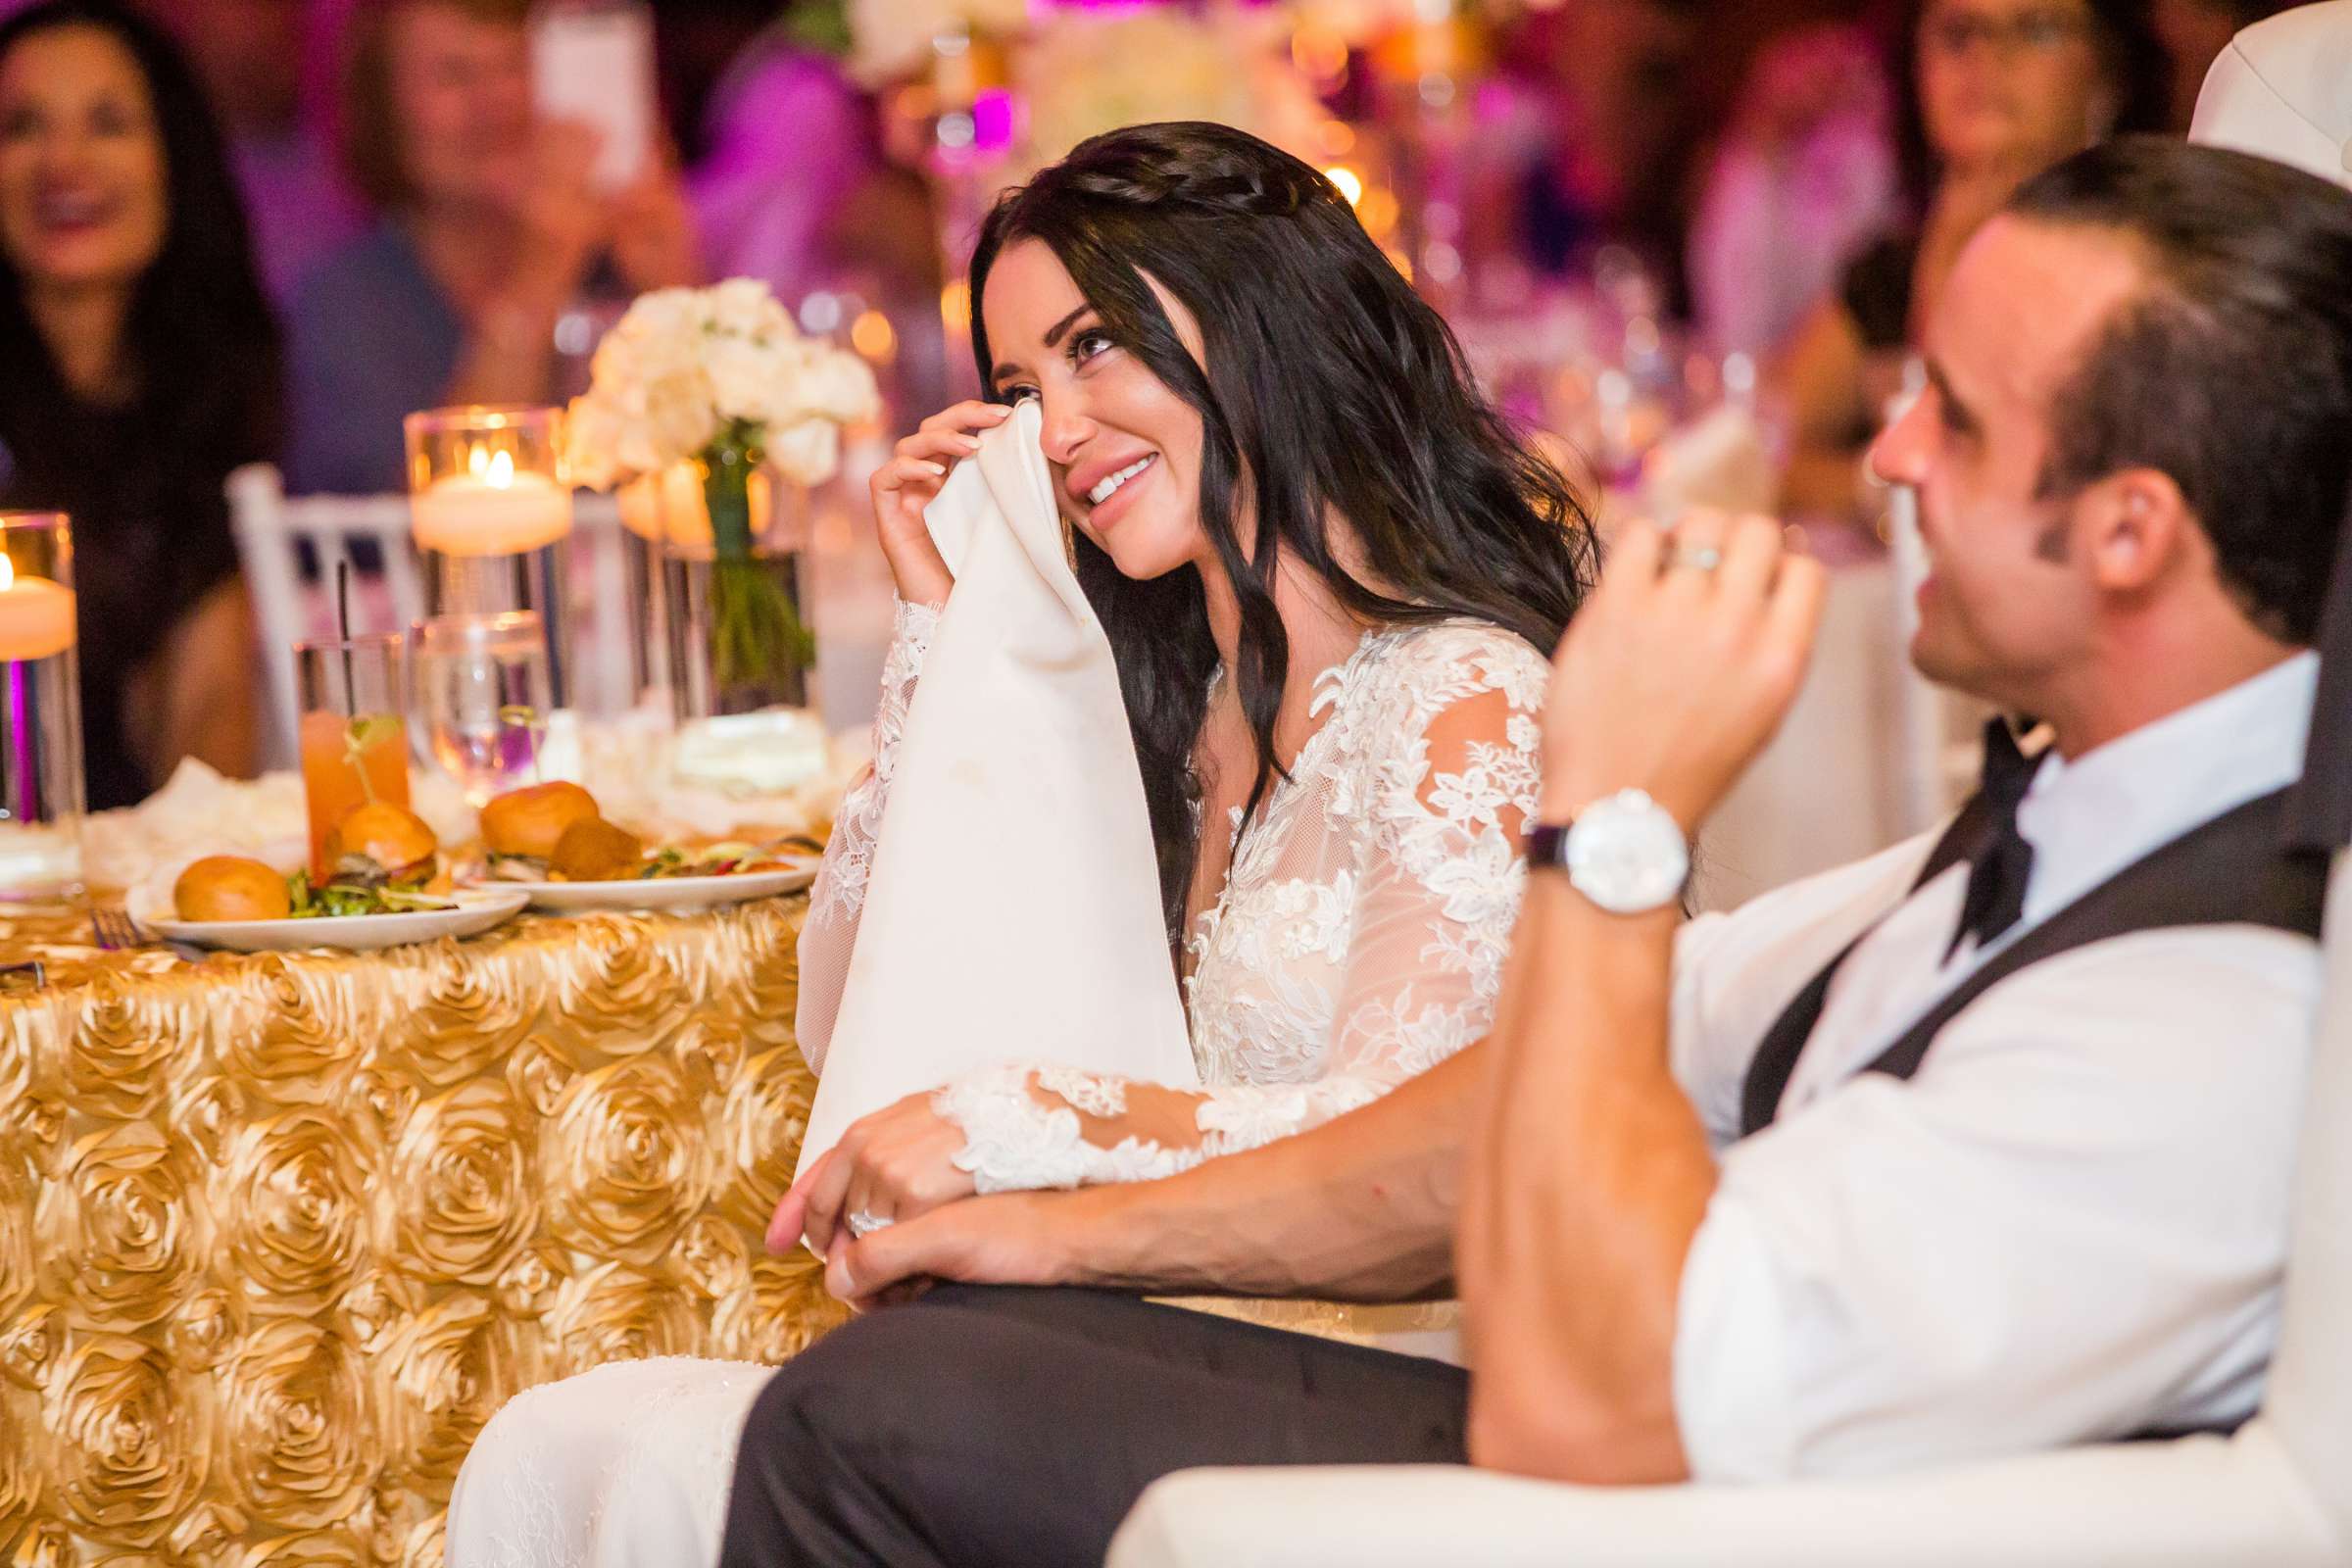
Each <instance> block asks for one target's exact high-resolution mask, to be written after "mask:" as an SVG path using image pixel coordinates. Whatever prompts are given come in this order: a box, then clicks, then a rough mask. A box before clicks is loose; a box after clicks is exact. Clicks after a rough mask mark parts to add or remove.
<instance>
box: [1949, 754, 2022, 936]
mask: <svg viewBox="0 0 2352 1568" xmlns="http://www.w3.org/2000/svg"><path fill="white" fill-rule="evenodd" d="M2040 766H2041V758H2040V756H2039V755H2038V754H2036V755H2035V756H2033V757H2028V756H2027V755H2026V754H2025V753H2024V752H2022V751H2020V750H2019V749H2018V745H2017V737H2016V735H2015V734H2013V733H2011V731H2010V728H2009V721H2008V720H2007V719H2005V718H1995V719H1993V720H1991V721H1990V722H1989V723H1987V724H1986V725H1985V778H1984V782H1983V783H1982V784H1981V785H1980V786H1979V787H1978V790H1977V798H1976V800H1975V801H1974V802H1972V803H1970V808H1969V809H1970V810H1971V811H1973V812H1975V813H1976V814H1977V815H1978V817H1979V818H1980V831H1979V834H1978V837H1977V841H1976V844H1975V846H1974V847H1973V848H1972V849H1971V850H1970V851H1969V856H1968V896H1967V897H1966V898H1964V899H1963V900H1962V901H1961V904H1960V925H1959V929H1957V930H1955V931H1954V932H1953V933H1952V944H1951V946H1950V947H1948V948H1946V949H1944V952H1943V957H1944V961H1945V962H1946V963H1949V962H1950V961H1951V957H1952V955H1953V954H1955V953H1957V952H1959V951H1960V943H1961V941H1962V939H1964V938H1966V937H1970V936H1974V937H1975V938H1976V939H1977V946H1978V947H1980V948H1982V947H1984V946H1985V945H1986V944H1987V943H1989V942H1991V941H1992V940H1993V939H1994V938H1996V937H1998V936H1999V935H2000V934H2001V933H2002V932H2004V931H2006V930H2008V929H2009V928H2010V927H2011V926H2013V925H2015V924H2017V922H2018V919H2019V917H2020V916H2022V915H2023V914H2024V913H2025V912H2026V882H2027V880H2028V879H2029V878H2031V877H2032V876H2033V874H2034V846H2033V845H2031V844H2028V843H2027V842H2026V840H2025V838H2024V836H2023V835H2022V834H2020V833H2019V832H2018V831H2017V807H2018V803H2019V802H2020V801H2023V800H2024V799H2025V798H2026V788H2027V786H2028V785H2030V784H2032V783H2033V782H2034V773H2035V772H2036V771H2037V770H2038V769H2039V768H2040Z"/></svg>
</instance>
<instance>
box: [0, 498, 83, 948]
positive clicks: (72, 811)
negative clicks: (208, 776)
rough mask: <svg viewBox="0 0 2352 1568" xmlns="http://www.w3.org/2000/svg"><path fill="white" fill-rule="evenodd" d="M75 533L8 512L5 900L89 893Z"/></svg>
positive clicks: (1, 587)
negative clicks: (84, 889) (84, 866)
mask: <svg viewBox="0 0 2352 1568" xmlns="http://www.w3.org/2000/svg"><path fill="white" fill-rule="evenodd" d="M75 641H76V634H75V629H74V598H73V529H72V527H71V526H70V525H69V523H68V522H67V519H66V515H65V514H64V513H62V512H5V513H0V902H6V903H29V902H48V901H54V900H57V899H71V898H73V897H75V896H77V895H78V894H79V893H80V892H81V885H82V883H81V818H82V803H83V800H84V795H83V779H82V771H81V680H80V672H79V669H78V667H77V665H76V663H75V660H74V644H75Z"/></svg>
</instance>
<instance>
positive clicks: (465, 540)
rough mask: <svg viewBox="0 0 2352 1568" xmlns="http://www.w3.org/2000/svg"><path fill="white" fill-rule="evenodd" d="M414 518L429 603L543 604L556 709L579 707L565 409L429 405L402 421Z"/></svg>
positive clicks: (475, 609) (480, 608) (438, 609)
mask: <svg viewBox="0 0 2352 1568" xmlns="http://www.w3.org/2000/svg"><path fill="white" fill-rule="evenodd" d="M402 424H403V428H404V431H405V433H406V435H407V438H408V448H409V515H410V527H411V532H412V534H413V536H414V538H415V539H416V542H417V554H418V555H419V556H420V557H421V558H422V560H423V564H424V613H425V615H426V616H427V618H431V617H437V616H446V615H495V614H501V613H507V612H511V611H529V612H532V613H536V614H537V615H538V616H539V617H540V620H541V622H542V624H543V625H545V627H546V629H547V659H548V683H549V690H550V692H551V693H552V694H553V700H554V704H555V707H556V708H558V709H568V708H570V707H571V706H572V676H571V670H572V640H571V617H570V614H569V609H568V605H567V602H566V596H565V593H564V584H565V582H566V580H567V575H566V573H567V562H566V560H565V555H566V541H567V540H568V539H569V538H570V535H571V521H572V513H571V487H570V485H569V484H568V483H566V482H565V480H564V474H563V462H562V453H563V448H564V442H563V414H562V411H560V410H557V409H542V408H489V407H478V406H473V407H466V408H455V409H428V410H425V411H424V412H422V413H418V414H412V415H410V416H409V417H407V418H406V419H405V420H403V421H402Z"/></svg>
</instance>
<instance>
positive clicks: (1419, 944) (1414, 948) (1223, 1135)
mask: <svg viewBox="0 0 2352 1568" xmlns="http://www.w3.org/2000/svg"><path fill="white" fill-rule="evenodd" d="M1415 673H1416V674H1418V675H1420V676H1422V677H1424V678H1422V679H1420V680H1417V681H1416V680H1409V679H1408V681H1407V682H1406V687H1407V691H1408V694H1409V695H1410V697H1411V702H1410V705H1409V706H1410V708H1411V710H1412V711H1411V715H1410V717H1411V720H1412V721H1410V722H1407V723H1405V724H1402V725H1399V726H1397V727H1394V728H1388V729H1385V731H1382V732H1377V733H1375V735H1374V736H1373V744H1374V746H1375V747H1376V749H1377V751H1378V753H1379V755H1378V756H1377V758H1376V759H1375V766H1374V768H1373V777H1374V779H1375V780H1376V782H1375V784H1374V786H1373V789H1372V805H1373V811H1374V826H1373V832H1372V839H1371V844H1370V847H1369V850H1368V852H1367V854H1366V855H1365V857H1364V859H1363V862H1362V864H1361V866H1360V868H1359V871H1358V874H1357V876H1356V878H1355V887H1354V898H1353V901H1352V904H1351V912H1350V917H1349V920H1348V931H1349V936H1348V960H1347V970H1346V977H1345V979H1344V981H1343V983H1342V985H1341V989H1340V996H1339V1009H1338V1011H1337V1012H1336V1013H1335V1014H1334V1021H1333V1035H1332V1041H1331V1049H1330V1053H1329V1054H1328V1055H1327V1056H1326V1057H1325V1058H1324V1072H1323V1075H1322V1077H1320V1078H1319V1079H1317V1080H1316V1081H1314V1082H1312V1083H1303V1084H1233V1085H1227V1086H1223V1087H1220V1088H1218V1089H1216V1090H1214V1091H1213V1092H1211V1093H1210V1094H1209V1096H1208V1097H1207V1098H1206V1099H1205V1100H1204V1101H1203V1102H1202V1103H1201V1106H1200V1110H1199V1112H1198V1117H1199V1122H1200V1127H1201V1135H1202V1138H1201V1142H1202V1146H1203V1149H1204V1152H1206V1153H1208V1154H1211V1155H1215V1154H1225V1153H1232V1152H1238V1151H1240V1150H1244V1149H1254V1148H1256V1147H1257V1146H1259V1145H1261V1144H1267V1143H1271V1142H1273V1141H1274V1140H1275V1139H1277V1138H1287V1137H1289V1136H1291V1135H1292V1134H1294V1133H1299V1132H1304V1131H1305V1130H1307V1129H1308V1128H1310V1127H1314V1126H1317V1125H1319V1124H1321V1123H1323V1122H1326V1121H1329V1120H1331V1119H1332V1118H1333V1117H1335V1116H1340V1115H1344V1114H1346V1113H1347V1112H1348V1111H1350V1110H1354V1109H1356V1108H1358V1107H1359V1106H1362V1105H1368V1104H1370V1103H1372V1102H1373V1101H1375V1100H1378V1099H1379V1098H1380V1097H1381V1096H1382V1095H1385V1094H1387V1093H1388V1092H1389V1091H1390V1090H1392V1089H1394V1088H1396V1087H1397V1085H1398V1084H1400V1083H1403V1082H1404V1081H1405V1080H1406V1079H1408V1078H1413V1077H1417V1076H1419V1075H1420V1074H1422V1073H1424V1072H1427V1071H1428V1070H1429V1069H1430V1068H1432V1067H1434V1066H1436V1065H1437V1064H1438V1063H1439V1062H1441V1061H1444V1060H1445V1059H1446V1057H1448V1056H1450V1055H1452V1054H1454V1053H1456V1052H1458V1051H1460V1050H1461V1049H1462V1048H1463V1047H1465V1046H1467V1045H1470V1044H1471V1043H1472V1042H1474V1041H1476V1040H1479V1039H1481V1038H1483V1037H1484V1036H1485V1035H1486V1033H1487V1031H1488V1029H1489V1028H1490V1027H1491V1026H1492V1025H1493V1023H1494V1021H1495V1000H1496V998H1497V997H1498V996H1499V995H1500V994H1501V991H1502V966H1503V959H1504V957H1505V956H1507V955H1508V953H1509V951H1510V941H1511V927H1512V925H1513V923H1514V922H1515V921H1516V920H1517V918H1518V914H1519V895H1520V891H1521V888H1522V887H1523V886H1524V884H1525V881H1526V877H1527V868H1526V865H1525V863H1524V861H1523V860H1522V858H1521V844H1522V842H1523V841H1524V839H1525V837H1526V832H1527V825H1528V823H1529V822H1530V821H1531V820H1532V819H1533V818H1534V815H1535V810H1536V795H1537V781H1538V775H1537V757H1538V746H1539V742H1540V731H1539V728H1538V725H1537V714H1538V712H1539V711H1541V709H1542V707H1543V702H1544V690H1545V688H1546V686H1547V685H1548V676H1549V673H1550V670H1549V666H1548V665H1546V664H1545V663H1544V660H1543V658H1542V657H1541V656H1540V655H1538V654H1537V653H1536V651H1535V650H1534V649H1533V648H1530V647H1528V646H1526V645H1525V644H1523V643H1520V642H1518V641H1517V640H1516V639H1501V638H1484V639H1482V642H1481V647H1480V650H1479V651H1478V652H1476V653H1475V654H1464V653H1460V652H1453V653H1449V654H1446V656H1444V657H1442V658H1437V659H1433V660H1431V661H1429V662H1428V663H1427V666H1426V667H1425V668H1423V669H1421V670H1419V671H1416V672H1415Z"/></svg>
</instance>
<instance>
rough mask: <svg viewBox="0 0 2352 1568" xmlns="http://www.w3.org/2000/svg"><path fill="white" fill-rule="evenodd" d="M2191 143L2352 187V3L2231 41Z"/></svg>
mask: <svg viewBox="0 0 2352 1568" xmlns="http://www.w3.org/2000/svg"><path fill="white" fill-rule="evenodd" d="M2188 139H2189V140H2191V141H2201V142H2207V143H2210V144H2211V145H2213V146H2216V147H2230V148H2234V149H2236V150H2237V151H2239V152H2248V153H2255V154H2257V155H2259V156H2261V157H2264V158H2275V159H2277V160H2278V162H2280V163H2282V164H2292V165H2294V166H2295V167H2296V168H2298V169H2303V170H2308V171H2310V172H2312V173H2315V174H2317V175H2319V176H2320V177H2321V178H2323V179H2332V180H2334V181H2335V182H2336V183H2337V184H2339V185H2352V0H2327V4H2324V5H2316V6H2298V7H2296V8H2295V9H2294V10H2292V11H2283V12H2280V13H2279V14H2278V16H2275V17H2271V18H2269V19H2267V20H2265V21H2262V22H2258V23H2256V24H2254V25H2252V26H2250V27H2248V28H2246V29H2245V30H2244V31H2242V32H2240V33H2239V34H2238V35H2237V36H2236V37H2235V38H2233V39H2231V40H2230V43H2229V48H2227V49H2225V50H2223V51H2222V52H2221V54H2220V55H2219V56H2218V57H2217V58H2216V59H2215V60H2214V62H2213V69H2212V70H2210V71H2208V72H2207V73H2205V85H2204V88H2203V89H2202V90H2201V91H2199V92H2198V94H2197V113H2196V118H2195V119H2194V121H2193V122H2192V123H2190V126H2189V132H2188Z"/></svg>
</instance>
